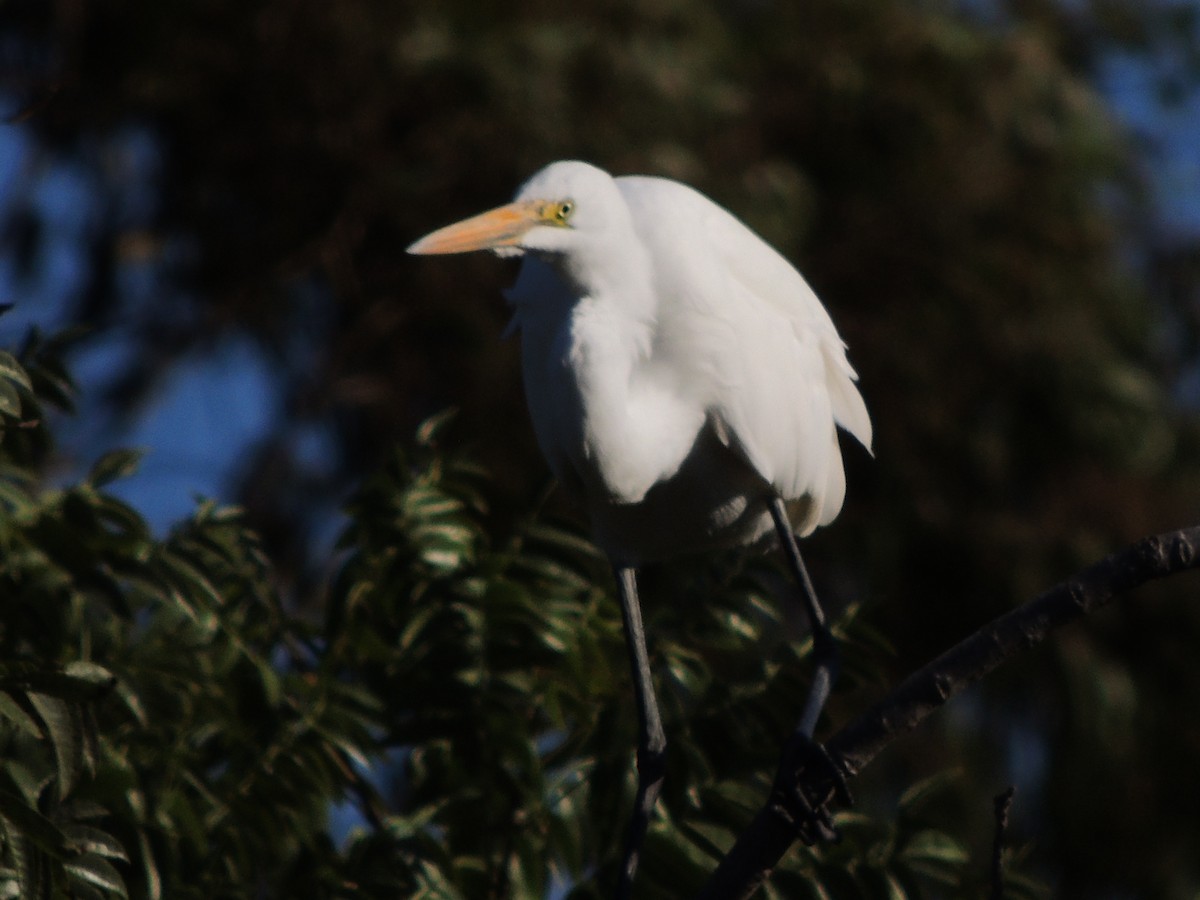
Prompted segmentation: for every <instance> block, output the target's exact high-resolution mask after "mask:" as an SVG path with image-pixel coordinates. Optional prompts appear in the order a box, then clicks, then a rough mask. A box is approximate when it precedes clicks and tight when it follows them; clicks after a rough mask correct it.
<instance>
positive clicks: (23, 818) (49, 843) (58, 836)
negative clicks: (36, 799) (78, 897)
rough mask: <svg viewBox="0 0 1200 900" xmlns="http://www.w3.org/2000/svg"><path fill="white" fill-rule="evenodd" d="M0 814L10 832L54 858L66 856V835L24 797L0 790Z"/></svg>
mask: <svg viewBox="0 0 1200 900" xmlns="http://www.w3.org/2000/svg"><path fill="white" fill-rule="evenodd" d="M0 816H2V817H3V818H4V819H5V821H6V822H7V823H8V824H9V825H11V826H12V827H11V828H10V829H9V830H10V833H14V832H15V833H16V834H18V835H20V836H22V837H24V838H27V839H28V840H29V841H30V842H32V843H33V844H34V845H35V846H36V847H37V848H38V849H39V850H41V851H42V852H44V853H47V854H49V855H50V856H52V857H54V858H55V859H63V858H64V857H65V856H66V853H67V840H66V837H65V836H64V835H63V833H62V832H61V831H60V830H59V828H58V826H57V825H55V824H54V823H53V822H51V821H50V820H49V819H48V818H46V817H45V816H43V815H42V814H41V813H40V812H38V811H37V810H36V809H34V808H33V807H32V806H30V805H29V804H28V803H26V802H25V800H24V798H22V797H18V796H17V795H16V794H10V793H9V792H8V791H0ZM24 880H25V879H24V878H22V881H24Z"/></svg>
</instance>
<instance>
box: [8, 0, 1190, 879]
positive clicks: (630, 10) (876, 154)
mask: <svg viewBox="0 0 1200 900" xmlns="http://www.w3.org/2000/svg"><path fill="white" fill-rule="evenodd" d="M1198 82H1200V3H1197V2H1196V0H1175V2H1168V0H1149V2H1135V0H1126V2H1121V0H992V2H989V0H961V2H952V0H944V2H937V0H870V2H867V0H809V2H804V3H791V2H776V0H723V2H685V0H639V2H636V3H635V2H632V0H586V2H577V3H572V4H563V3H550V2H539V0H528V2H515V3H507V4H479V3H476V2H473V0H438V2H432V0H429V2H423V0H408V2H399V3H397V2H388V0H339V2H337V3H327V2H316V0H254V2H244V0H237V2H233V0H174V2H171V3H163V2H160V0H107V2H104V3H88V2H85V0H6V2H4V3H3V4H2V5H0V113H2V114H3V116H4V117H5V119H6V121H7V122H8V124H6V125H4V126H3V127H0V301H2V302H3V303H6V304H11V306H12V308H11V310H10V311H9V312H8V313H7V314H5V315H4V316H3V317H0V344H2V345H4V346H12V345H15V344H19V342H20V341H21V340H23V338H24V336H25V335H26V334H27V332H28V330H29V328H30V327H31V326H36V327H38V328H40V329H42V330H43V331H45V332H58V331H60V330H61V329H64V328H69V329H71V330H70V331H69V335H68V339H69V341H70V348H71V349H70V363H71V368H72V371H73V373H74V375H75V377H76V378H77V380H78V382H79V385H80V396H79V397H78V400H77V403H78V406H79V414H78V415H76V416H74V417H71V418H68V419H65V420H64V421H63V422H62V423H61V424H60V425H59V426H58V435H59V440H60V443H59V447H58V454H57V457H56V459H57V462H56V463H55V465H56V466H57V474H58V477H61V478H63V479H68V478H71V477H77V475H78V473H79V472H80V471H82V470H86V468H87V467H88V466H90V465H91V464H92V463H93V462H94V461H95V459H97V458H98V457H99V456H100V455H101V454H102V453H103V452H105V451H106V450H109V449H112V448H114V447H122V446H136V447H145V448H146V449H147V450H148V455H147V457H146V459H145V461H144V463H143V466H142V469H141V471H140V472H139V473H138V474H137V475H136V476H134V477H132V478H129V479H127V480H125V481H122V482H120V483H118V484H117V485H115V486H114V488H113V490H114V491H115V492H116V493H118V494H120V495H121V496H123V497H124V498H125V499H126V500H127V501H128V502H130V503H131V504H132V505H133V506H135V507H136V508H137V509H139V510H140V511H142V512H143V514H144V515H145V516H146V517H147V518H148V519H149V520H150V521H151V522H152V523H153V524H154V525H155V526H156V527H157V528H159V529H166V528H167V527H168V526H169V525H170V524H171V523H172V522H174V521H176V520H177V519H179V518H180V517H182V516H184V515H186V514H187V513H188V512H189V511H190V510H191V509H192V507H193V506H194V504H195V498H196V497H197V496H198V495H202V496H212V497H217V498H220V499H222V500H226V501H233V502H237V503H239V504H241V505H243V506H244V507H245V508H246V509H247V511H248V514H249V517H250V520H251V521H252V523H253V524H254V526H255V527H256V529H257V530H258V531H259V532H260V533H261V534H262V536H263V538H264V542H265V546H266V548H267V552H268V555H269V556H270V558H271V559H272V561H273V562H274V564H275V566H276V571H277V577H278V580H279V583H280V585H281V587H282V589H283V590H284V592H285V594H286V596H287V597H288V598H289V599H290V601H291V602H292V603H293V604H294V605H295V606H296V607H297V608H298V609H302V610H311V611H313V612H314V614H315V613H317V612H319V611H320V609H321V607H322V603H323V598H324V596H325V591H326V587H325V585H326V584H327V582H328V579H329V577H330V574H331V572H332V571H334V569H335V566H336V563H337V556H336V554H335V553H334V549H333V545H334V540H335V538H336V536H337V534H338V533H339V531H340V530H341V529H342V527H343V525H344V521H343V519H342V513H341V510H342V508H343V506H344V504H345V502H346V498H347V496H348V494H349V492H350V491H351V490H352V488H353V487H354V486H355V485H356V484H358V483H359V482H360V481H361V480H362V479H363V478H364V477H365V476H366V475H368V474H369V473H371V472H372V471H374V470H375V469H376V468H378V466H379V465H380V463H381V460H383V459H384V458H385V457H386V455H387V453H388V451H389V448H391V447H393V446H394V445H395V444H397V443H402V442H405V441H408V440H409V439H410V435H411V434H412V432H413V430H414V428H415V427H416V426H417V424H418V423H419V422H421V421H422V420H423V419H425V418H426V417H428V416H430V415H432V414H434V413H437V412H439V411H441V410H444V409H446V408H447V407H451V406H452V407H456V408H457V409H458V410H459V413H458V416H457V418H456V419H455V420H454V422H453V425H452V426H451V431H450V434H451V436H452V440H453V441H454V442H455V444H456V445H458V446H462V447H465V448H468V449H469V452H470V453H471V454H472V455H473V456H474V457H475V458H476V459H478V460H479V461H480V462H482V463H483V464H484V465H486V467H487V468H488V469H489V470H490V471H491V472H492V473H493V475H494V481H495V490H494V495H493V503H492V506H491V511H490V515H491V516H492V517H493V518H494V519H495V520H496V522H497V523H498V524H497V527H498V528H500V527H503V523H504V522H506V521H508V520H510V519H512V518H513V517H515V516H519V515H521V514H523V512H524V511H526V510H528V509H529V508H531V507H532V506H533V505H535V504H537V503H541V502H542V501H543V498H544V496H545V495H546V494H547V491H550V493H549V500H547V501H545V502H547V503H548V504H549V506H550V507H551V508H552V509H557V507H558V505H559V504H560V503H561V500H560V499H559V498H558V496H557V495H556V494H555V493H553V491H552V490H551V489H550V477H549V473H548V470H547V469H546V466H545V464H544V463H543V462H542V461H541V459H540V458H539V457H538V455H537V452H536V447H535V445H534V443H533V437H532V432H531V429H530V426H529V423H528V418H527V415H526V413H525V410H524V405H523V400H522V397H521V393H520V378H519V372H518V367H517V353H518V347H517V346H516V343H515V342H514V341H503V340H501V339H500V334H501V332H502V330H503V328H504V325H505V323H506V309H505V306H504V302H503V299H502V295H501V289H502V288H503V287H504V286H505V285H506V284H507V283H508V282H509V281H510V280H511V278H512V274H513V269H512V268H511V267H510V264H508V263H502V262H499V261H496V260H494V259H492V258H489V257H483V256H479V257H467V258H462V259H461V260H456V261H454V262H452V263H447V262H446V261H428V260H418V259H414V258H410V257H408V256H406V255H405V254H404V252H403V248H404V247H405V246H407V245H408V243H409V242H411V241H412V240H413V239H415V238H416V237H418V236H420V235H422V234H424V233H426V232H427V231H429V230H431V229H433V228H434V227H436V226H440V225H443V224H446V223H448V222H450V221H453V220H455V219H457V218H459V217H461V216H463V215H466V214H468V213H472V212H476V211H479V210H482V209H485V208H489V207H491V206H494V205H496V204H498V203H501V202H503V201H505V200H507V199H508V198H509V197H510V196H511V194H512V193H513V191H514V190H515V188H516V187H517V186H518V185H519V184H520V183H521V181H522V180H523V179H524V178H525V177H527V176H528V175H529V174H531V173H532V172H533V171H535V170H536V169H538V168H540V167H541V166H542V165H543V164H545V163H546V162H548V161H551V160H554V159H559V158H580V159H586V160H588V161H591V162H594V163H596V164H598V165H600V166H602V167H605V168H607V169H609V170H610V171H612V172H613V173H614V174H628V173H650V174H659V175H666V176H670V177H674V178H678V179H680V180H684V181H687V182H689V183H691V184H693V185H694V186H696V187H698V188H699V189H701V190H702V191H704V192H705V193H707V194H709V195H710V196H711V197H713V198H714V199H715V200H717V201H718V202H720V203H722V204H723V205H725V206H727V207H728V208H729V209H730V210H732V211H733V212H734V213H735V214H736V215H738V216H740V217H741V218H743V219H744V220H745V221H746V222H748V223H749V224H750V225H751V226H752V227H753V228H755V229H756V230H757V231H759V232H760V233H761V234H762V235H763V236H764V237H765V238H767V240H768V241H769V242H770V243H772V244H774V245H775V246H776V247H778V248H779V249H780V250H781V251H782V252H783V253H784V254H785V255H786V256H787V257H788V258H789V259H791V260H792V261H793V262H795V263H796V264H797V265H798V267H799V268H800V269H801V271H803V272H804V273H805V275H806V277H807V278H808V279H809V281H810V282H811V284H812V285H813V286H814V288H815V289H816V291H817V293H818V295H819V296H821V297H822V298H823V300H824V302H825V303H826V305H827V307H828V308H829V309H830V311H831V313H832V315H833V317H834V320H835V321H836V322H837V324H838V326H839V329H840V331H841V333H842V335H843V337H844V338H845V340H846V341H847V343H848V344H849V346H850V358H851V360H852V362H853V363H854V365H855V366H856V368H857V369H858V371H859V373H860V376H861V384H862V392H863V395H864V396H865V397H866V399H867V403H868V406H869V408H870V410H871V412H872V415H873V418H874V421H875V427H876V435H877V437H876V444H875V458H874V459H871V458H869V457H867V455H866V454H865V453H862V452H860V451H858V450H857V448H855V447H849V448H848V450H847V462H848V477H849V485H850V487H849V494H848V500H847V504H846V507H845V510H844V512H843V513H842V516H841V518H840V519H839V520H838V522H837V523H836V524H835V526H834V527H832V528H830V529H828V530H826V531H825V532H824V533H822V534H820V535H818V536H817V537H815V538H814V539H813V540H812V541H811V542H810V544H809V550H808V553H807V555H808V557H809V560H810V565H811V567H812V568H813V570H814V575H815V577H816V578H817V580H818V582H819V583H820V586H821V588H822V590H823V591H824V592H825V593H826V595H827V596H829V597H831V598H832V602H833V603H834V605H835V606H845V605H847V604H851V603H859V604H862V605H863V606H864V607H865V612H864V616H865V617H866V619H867V621H869V622H870V623H871V625H872V627H873V628H875V629H877V630H878V631H879V632H881V633H883V634H885V635H886V636H887V638H888V640H889V642H890V643H891V644H892V646H893V650H894V652H893V654H892V655H891V657H890V658H889V659H887V661H886V666H887V668H888V678H887V679H885V680H894V678H895V677H896V676H899V675H901V674H903V673H905V672H907V671H910V670H911V669H912V668H913V667H915V666H916V665H919V664H921V663H923V662H924V661H925V660H926V659H928V658H929V657H930V656H932V655H934V654H935V653H937V652H939V651H940V650H941V649H943V648H944V647H946V646H947V645H948V644H949V643H952V642H953V641H954V640H956V639H957V638H958V637H961V636H963V635H965V634H966V633H968V632H969V631H971V630H973V629H974V628H975V627H977V626H978V625H979V624H981V623H983V622H984V621H986V620H987V619H989V618H991V617H993V616H995V615H997V614H998V613H1000V612H1002V611H1004V610H1006V609H1009V608H1011V607H1012V606H1013V605H1015V604H1017V603H1020V602H1023V601H1024V600H1027V599H1029V598H1031V597H1032V596H1034V595H1035V594H1036V593H1037V592H1038V591H1040V590H1041V589H1042V588H1044V587H1046V586H1049V585H1050V584H1052V583H1054V582H1055V581H1057V580H1059V579H1061V578H1062V577H1064V576H1066V575H1068V574H1069V573H1071V572H1073V571H1074V570H1076V569H1077V568H1079V567H1081V566H1082V565H1084V564H1086V563H1088V562H1091V561H1092V560H1094V559H1096V558H1098V557H1100V556H1102V555H1104V554H1106V553H1108V552H1111V551H1112V550H1114V549H1117V548H1119V547H1120V546H1122V545H1124V544H1125V543H1127V542H1129V541H1131V540H1133V539H1135V538H1137V537H1140V536H1142V535H1144V534H1148V533H1152V532H1159V531H1164V530H1167V529H1170V528H1172V527H1176V526H1180V525H1184V524H1194V523H1195V522H1197V521H1198V519H1200V502H1198V501H1200V452H1198V451H1200V429H1198V427H1197V426H1198V424H1200V416H1198V414H1200V92H1198V91H1197V87H1198ZM563 512H564V513H565V514H569V511H568V510H566V509H565V507H564V509H563ZM651 577H652V580H654V581H655V589H656V590H660V591H662V592H669V590H670V588H669V583H670V581H671V578H670V577H669V570H668V574H666V575H663V574H661V573H660V574H659V575H657V576H654V575H652V576H651ZM1195 593H1196V591H1195V583H1194V581H1189V580H1187V579H1180V580H1179V582H1178V583H1173V584H1168V585H1164V586H1162V587H1160V588H1155V589H1153V590H1148V591H1145V592H1144V595H1143V596H1141V597H1139V599H1138V600H1137V601H1136V602H1132V603H1122V604H1120V605H1119V606H1118V607H1117V608H1114V609H1111V610H1108V611H1106V612H1105V613H1104V614H1103V615H1102V616H1098V617H1096V618H1095V620H1094V621H1089V622H1087V623H1085V624H1084V625H1082V626H1077V627H1075V628H1073V629H1071V630H1069V631H1068V632H1067V633H1065V634H1063V635H1061V636H1060V637H1059V638H1058V639H1057V640H1056V641H1055V642H1054V643H1053V646H1050V647H1047V648H1044V649H1041V650H1039V651H1037V652H1036V653H1035V654H1032V655H1031V656H1030V657H1029V658H1028V659H1024V660H1021V661H1020V662H1019V663H1017V664H1015V665H1010V666H1009V667H1008V670H1006V671H1003V672H1001V673H1000V674H999V676H998V677H997V678H994V679H992V681H990V682H989V683H988V684H987V685H985V686H983V687H981V688H979V689H977V690H975V691H973V692H972V693H971V694H970V695H969V696H967V697H965V698H963V699H962V700H959V701H956V702H955V704H953V706H952V707H951V709H949V710H947V711H946V712H945V713H944V714H942V715H941V716H939V717H938V718H937V719H936V720H935V721H934V722H932V723H931V724H929V725H927V726H926V727H925V728H924V729H923V730H922V731H921V733H920V734H918V735H916V736H914V737H913V738H911V739H908V740H906V741H904V742H903V743H901V744H900V745H898V746H897V747H896V748H894V750H893V752H892V753H891V754H890V755H889V756H888V757H887V758H886V760H881V761H880V764H879V766H878V769H879V772H877V773H871V774H870V775H869V776H868V786H867V788H866V791H867V796H868V798H869V797H870V796H872V793H871V792H872V790H873V791H875V796H880V797H886V796H888V795H889V791H891V792H892V793H894V792H895V791H896V790H899V789H901V788H902V787H903V786H904V785H905V784H907V783H909V782H911V781H912V780H914V779H915V778H917V777H920V776H922V775H928V774H931V773H933V772H936V771H939V770H941V769H944V768H946V767H959V768H960V769H961V770H962V772H963V773H964V774H963V775H962V778H963V779H964V780H965V782H966V785H967V787H966V789H965V790H964V792H963V796H964V797H967V798H973V805H972V804H971V803H968V804H965V805H964V808H963V810H962V816H963V819H964V821H967V822H970V823H971V827H977V828H978V829H980V830H981V831H986V829H987V827H988V821H989V817H990V810H991V805H990V797H991V796H992V795H993V794H995V793H996V792H997V791H998V790H1000V789H1001V788H1002V787H1003V786H1004V785H1005V784H1007V783H1015V784H1016V785H1017V787H1018V794H1017V804H1016V808H1015V815H1016V824H1015V826H1014V828H1015V833H1016V834H1017V837H1018V840H1019V841H1022V842H1028V844H1029V845H1030V847H1031V850H1030V854H1031V858H1032V860H1033V866H1034V869H1035V870H1036V871H1037V872H1039V873H1040V875H1041V876H1042V877H1044V878H1045V879H1046V881H1047V883H1049V884H1051V885H1052V886H1053V887H1054V889H1055V890H1056V891H1057V892H1058V893H1059V895H1061V896H1079V897H1113V898H1117V897H1183V896H1188V897H1193V896H1196V892H1197V891H1200V818H1198V817H1197V816H1196V812H1195V810H1196V809H1197V805H1198V804H1200V766H1198V765H1197V764H1196V760H1197V759H1198V758H1200V717H1198V716H1197V713H1196V711H1197V710H1198V709H1200V665H1197V653H1196V647H1197V641H1198V640H1200V607H1198V606H1197V604H1196V602H1195ZM648 602H649V603H651V604H653V603H654V601H653V599H650V600H649V601H648ZM880 691H881V687H880V686H879V685H876V686H874V687H873V688H872V689H871V690H869V691H866V693H865V694H864V697H866V698H869V697H871V696H877V695H878V694H879V693H880ZM861 700H862V698H859V699H856V700H854V701H853V702H850V701H846V702H844V703H843V705H842V706H841V707H838V708H835V718H836V717H837V716H848V715H850V714H852V713H853V711H854V710H855V709H856V708H859V707H860V706H861ZM871 785H874V787H872V786H871ZM897 786H899V787H897ZM974 801H977V802H974ZM867 802H868V803H870V800H869V799H868V801H867ZM964 827H967V826H964Z"/></svg>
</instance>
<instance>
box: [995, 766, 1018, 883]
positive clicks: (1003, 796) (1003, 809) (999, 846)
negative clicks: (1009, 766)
mask: <svg viewBox="0 0 1200 900" xmlns="http://www.w3.org/2000/svg"><path fill="white" fill-rule="evenodd" d="M1016 792H1017V789H1016V788H1015V787H1013V786H1012V785H1011V784H1010V785H1009V786H1008V790H1006V791H1004V792H1003V793H1000V794H997V795H996V799H995V800H994V801H992V802H993V808H994V810H995V814H996V836H995V838H994V839H993V840H992V900H1004V832H1005V831H1006V830H1007V829H1008V813H1009V810H1011V809H1012V802H1013V794H1015V793H1016Z"/></svg>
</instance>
